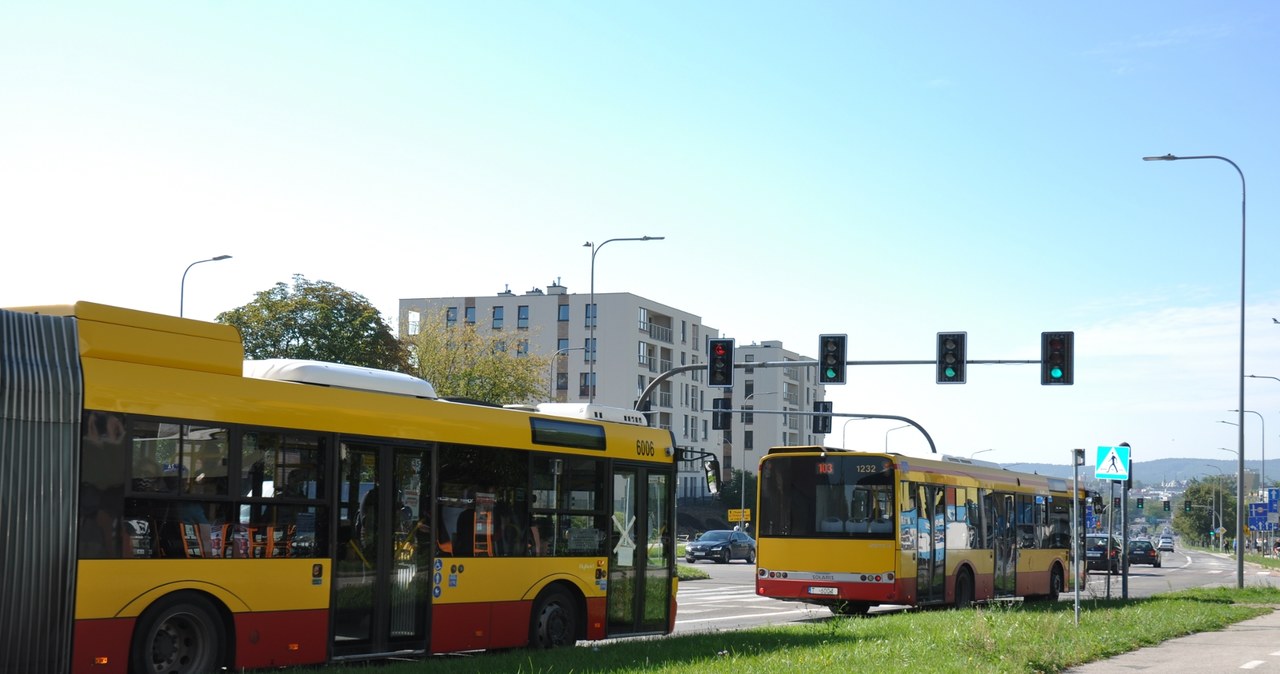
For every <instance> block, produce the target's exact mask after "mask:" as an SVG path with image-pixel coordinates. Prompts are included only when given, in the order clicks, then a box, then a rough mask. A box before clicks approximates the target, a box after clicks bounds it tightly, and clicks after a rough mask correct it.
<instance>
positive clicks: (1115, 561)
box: [1084, 534, 1120, 573]
mask: <svg viewBox="0 0 1280 674" xmlns="http://www.w3.org/2000/svg"><path fill="white" fill-rule="evenodd" d="M1084 538H1085V540H1084V562H1085V569H1087V570H1089V571H1107V572H1109V573H1120V540H1119V539H1117V538H1116V537H1115V536H1111V535H1108V534H1089V535H1087V536H1085V537H1084ZM1108 541H1110V545H1109V546H1108V544H1107V543H1108Z"/></svg>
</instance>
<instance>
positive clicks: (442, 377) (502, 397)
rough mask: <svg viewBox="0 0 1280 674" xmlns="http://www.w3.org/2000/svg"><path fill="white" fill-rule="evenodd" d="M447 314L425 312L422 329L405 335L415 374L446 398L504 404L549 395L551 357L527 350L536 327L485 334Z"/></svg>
mask: <svg viewBox="0 0 1280 674" xmlns="http://www.w3.org/2000/svg"><path fill="white" fill-rule="evenodd" d="M444 316H445V315H444V312H443V311H441V312H439V313H437V314H435V315H433V316H423V319H422V321H421V322H420V323H419V327H418V333H417V334H415V335H410V336H408V337H407V338H406V339H405V342H406V344H407V348H408V352H409V363H410V365H409V370H408V372H409V373H410V374H413V375H416V376H418V377H421V378H423V379H426V380H427V381H429V382H431V384H432V386H434V387H435V389H436V394H437V395H439V396H440V397H442V398H470V399H474V400H481V401H484V402H488V403H494V404H499V405H508V404H520V403H532V402H536V401H540V400H546V399H547V390H548V387H549V382H548V381H547V378H548V377H549V376H550V373H549V372H548V368H549V367H550V364H551V360H550V358H548V357H546V356H535V355H532V354H529V353H527V347H528V339H529V337H530V332H528V331H518V332H515V333H512V332H490V333H484V334H482V333H481V332H479V331H478V330H477V329H476V326H475V325H474V324H469V323H462V324H455V325H448V324H447V323H446V321H445V317H444Z"/></svg>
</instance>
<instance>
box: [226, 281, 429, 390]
mask: <svg viewBox="0 0 1280 674" xmlns="http://www.w3.org/2000/svg"><path fill="white" fill-rule="evenodd" d="M217 321H218V322H219V323H226V324H228V325H232V326H235V327H236V328H237V329H238V330H240V338H241V340H243V341H244V353H245V357H246V358H250V359H254V360H260V359H264V358H300V359H305V360H319V361H325V362H331V363H344V364H346V365H359V366H362V367H370V368H376V369H380V370H396V371H401V372H403V371H405V369H406V367H407V364H406V360H405V352H404V347H403V346H402V345H401V343H400V341H399V340H397V339H396V337H395V334H394V333H393V332H392V331H391V328H390V327H389V326H388V325H387V324H386V323H385V322H384V321H383V320H382V316H381V315H380V314H379V313H378V310H377V308H375V307H374V306H373V304H372V303H370V302H369V300H367V299H365V297H364V296H363V295H360V294H358V293H353V292H350V291H347V290H343V289H342V288H339V287H338V286H336V285H334V284H332V283H329V282H327V281H314V282H313V281H308V280H307V279H306V278H304V277H302V276H301V275H298V276H294V277H293V287H292V288H290V287H289V286H287V285H285V284H284V283H277V284H276V285H275V286H273V287H272V288H270V289H269V290H263V291H261V292H259V293H257V295H255V296H254V299H253V301H252V302H250V303H248V304H246V305H244V306H242V307H239V308H236V309H232V310H231V311H224V312H222V313H221V314H218V317H217Z"/></svg>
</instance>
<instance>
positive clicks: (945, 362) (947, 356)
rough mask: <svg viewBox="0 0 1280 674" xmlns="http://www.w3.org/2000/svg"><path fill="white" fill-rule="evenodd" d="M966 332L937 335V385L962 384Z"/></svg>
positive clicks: (967, 334)
mask: <svg viewBox="0 0 1280 674" xmlns="http://www.w3.org/2000/svg"><path fill="white" fill-rule="evenodd" d="M968 341H969V333H967V332H939V333H938V359H937V361H936V362H937V367H938V383H939V384H963V383H964V370H965V362H966V357H965V345H966V343H967V342H968Z"/></svg>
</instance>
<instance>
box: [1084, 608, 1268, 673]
mask: <svg viewBox="0 0 1280 674" xmlns="http://www.w3.org/2000/svg"><path fill="white" fill-rule="evenodd" d="M1241 670H1248V671H1254V672H1280V610H1273V611H1272V612H1271V613H1268V614H1266V615H1262V616H1259V617H1257V618H1253V619H1251V620H1246V621H1244V622H1239V623H1236V624H1234V625H1231V626H1230V627H1228V628H1226V629H1224V630H1221V631H1219V632H1199V633H1196V634H1191V635H1188V636H1185V637H1178V638H1177V639H1170V640H1169V641H1166V642H1164V643H1161V644H1158V645H1156V646H1149V647H1147V648H1140V649H1138V650H1136V651H1130V652H1128V653H1125V654H1123V655H1117V656H1116V657H1114V658H1109V659H1106V660H1099V661H1097V662H1091V663H1089V664H1087V665H1081V666H1079V667H1072V668H1071V669H1068V670H1066V671H1067V672H1069V673H1070V674H1115V673H1117V672H1147V671H1150V672H1157V671H1158V672H1162V673H1164V674H1182V673H1186V674H1204V673H1206V672H1239V671H1241Z"/></svg>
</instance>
